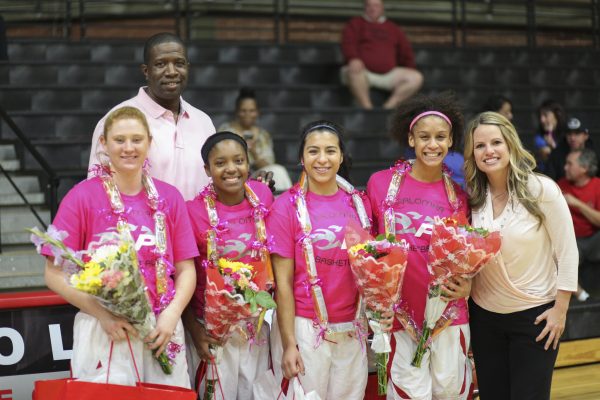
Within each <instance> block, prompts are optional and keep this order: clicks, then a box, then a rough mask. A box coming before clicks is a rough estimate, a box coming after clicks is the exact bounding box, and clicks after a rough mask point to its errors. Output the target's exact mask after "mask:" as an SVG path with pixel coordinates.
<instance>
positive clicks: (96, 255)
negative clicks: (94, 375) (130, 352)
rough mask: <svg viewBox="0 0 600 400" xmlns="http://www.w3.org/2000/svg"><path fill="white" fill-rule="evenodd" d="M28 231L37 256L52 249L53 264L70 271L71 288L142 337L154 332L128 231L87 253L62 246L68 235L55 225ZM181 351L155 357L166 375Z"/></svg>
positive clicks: (173, 348)
mask: <svg viewBox="0 0 600 400" xmlns="http://www.w3.org/2000/svg"><path fill="white" fill-rule="evenodd" d="M28 230H29V232H31V234H32V235H31V241H32V242H33V243H34V244H35V245H36V248H37V251H38V253H40V254H41V251H42V247H43V246H49V248H50V250H51V251H52V254H53V255H54V264H55V265H57V266H61V267H63V269H64V270H65V271H67V273H68V274H69V278H68V283H69V284H70V285H71V286H72V287H74V288H75V289H77V290H80V291H82V292H85V293H88V294H90V295H92V296H94V297H95V298H96V299H97V300H98V301H99V302H100V304H102V306H104V307H105V308H106V309H108V310H109V311H110V312H111V313H113V314H115V315H117V316H120V317H123V318H125V319H127V320H128V321H129V322H130V323H131V324H132V325H133V326H134V327H135V328H136V330H137V331H138V332H139V334H140V337H142V338H144V337H146V336H147V335H148V334H149V333H150V332H151V331H152V330H153V329H154V327H155V326H156V317H155V315H154V312H153V311H152V307H151V305H150V302H149V300H148V297H147V295H146V293H145V291H144V286H145V285H146V284H145V282H144V279H143V278H142V275H141V273H140V271H139V268H138V259H137V254H136V251H135V248H134V243H133V241H132V238H131V235H130V234H129V233H128V232H123V231H118V232H108V233H104V234H102V235H101V236H100V239H99V240H98V241H97V242H93V243H90V245H89V248H88V249H87V251H80V252H74V251H73V250H71V249H69V248H68V247H66V246H65V244H64V243H63V240H64V239H65V238H66V237H67V235H68V234H67V233H66V232H64V231H58V230H57V229H56V228H55V227H54V226H53V225H50V226H49V227H48V231H47V232H42V231H40V230H39V229H38V228H32V229H28ZM180 349H181V345H177V344H175V343H173V342H170V343H169V344H168V345H167V350H166V352H163V353H162V354H161V355H159V356H158V357H156V360H157V361H158V363H159V364H160V366H161V368H162V370H163V372H164V373H165V374H171V373H172V372H173V368H172V365H171V363H172V359H173V358H174V356H175V353H177V352H179V351H180Z"/></svg>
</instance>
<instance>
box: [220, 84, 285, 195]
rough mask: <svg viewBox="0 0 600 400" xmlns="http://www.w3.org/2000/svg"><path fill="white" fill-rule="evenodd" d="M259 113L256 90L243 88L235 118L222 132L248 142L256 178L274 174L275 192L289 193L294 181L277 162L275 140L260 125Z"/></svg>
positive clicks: (251, 163)
mask: <svg viewBox="0 0 600 400" xmlns="http://www.w3.org/2000/svg"><path fill="white" fill-rule="evenodd" d="M259 113H260V112H259V109H258V102H257V101H256V96H255V94H254V91H253V90H250V89H246V88H242V89H241V90H240V93H239V95H238V97H237V99H236V100H235V119H234V120H233V121H230V122H226V123H224V124H222V125H221V126H220V127H219V131H230V132H233V133H236V134H238V135H240V136H242V137H243V138H244V139H246V142H247V143H248V156H249V158H250V170H251V171H252V173H253V175H254V176H256V174H257V173H260V172H261V171H271V172H272V173H273V180H274V181H275V189H276V190H278V191H284V190H288V189H289V188H291V187H292V180H291V179H290V175H289V174H288V172H287V170H286V169H285V167H284V166H283V165H279V164H276V163H275V153H274V152H273V139H272V138H271V135H270V134H269V132H267V131H266V130H265V129H264V128H261V127H260V126H258V125H257V122H258V116H259Z"/></svg>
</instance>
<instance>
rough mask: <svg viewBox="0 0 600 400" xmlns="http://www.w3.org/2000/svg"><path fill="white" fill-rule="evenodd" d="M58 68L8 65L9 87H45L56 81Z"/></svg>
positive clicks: (44, 65) (54, 66)
mask: <svg viewBox="0 0 600 400" xmlns="http://www.w3.org/2000/svg"><path fill="white" fill-rule="evenodd" d="M59 69H60V67H59V66H57V65H53V64H40V65H33V64H16V65H15V64H13V65H10V72H9V75H10V76H9V83H10V84H11V85H47V84H48V83H56V82H57V81H58V71H59Z"/></svg>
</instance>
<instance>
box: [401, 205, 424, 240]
mask: <svg viewBox="0 0 600 400" xmlns="http://www.w3.org/2000/svg"><path fill="white" fill-rule="evenodd" d="M395 215H396V234H403V233H412V234H414V235H415V237H421V236H423V235H431V230H432V229H433V218H432V217H430V216H428V215H421V214H419V213H418V212H416V211H409V212H407V213H406V214H404V213H401V212H395ZM417 226H418V229H417Z"/></svg>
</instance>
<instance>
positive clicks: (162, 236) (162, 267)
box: [96, 168, 175, 315]
mask: <svg viewBox="0 0 600 400" xmlns="http://www.w3.org/2000/svg"><path fill="white" fill-rule="evenodd" d="M96 171H98V172H99V174H98V176H99V177H100V178H101V179H102V185H103V187H104V191H105V192H106V195H107V196H108V201H109V202H110V206H111V208H112V212H113V213H114V214H115V215H116V216H117V229H118V230H119V231H120V232H125V233H127V234H128V235H129V237H130V238H132V240H133V237H132V235H131V230H130V229H129V224H128V223H127V213H128V211H126V210H125V205H124V203H123V199H122V197H121V193H120V192H119V189H118V188H117V185H116V183H115V181H114V179H113V177H112V172H111V171H110V170H109V169H107V168H98V169H97V170H96ZM142 185H143V187H144V189H145V191H146V197H147V199H148V206H149V207H150V209H151V210H152V219H153V220H154V236H155V244H154V247H155V248H154V251H153V253H154V254H155V255H156V259H155V262H154V273H155V278H156V294H157V295H158V298H157V299H153V301H152V303H153V304H152V309H153V311H154V313H155V314H156V315H158V314H160V312H161V311H162V310H164V309H165V308H166V307H167V306H168V305H169V304H170V303H171V301H172V300H173V298H174V297H175V288H174V286H173V285H169V284H168V282H167V278H168V277H169V276H171V275H173V273H174V272H175V268H174V267H173V264H172V263H170V262H169V261H168V260H167V258H166V254H167V229H166V220H165V214H164V212H163V211H162V210H161V208H163V200H162V199H160V197H159V195H158V191H157V190H156V186H155V185H154V181H153V180H152V178H151V177H150V176H148V175H147V174H146V173H144V174H143V175H142ZM140 272H141V273H142V275H143V276H144V278H145V279H144V280H145V281H146V284H148V281H149V280H148V279H146V275H147V274H148V273H149V271H147V270H146V269H145V268H143V269H142V268H140ZM169 286H170V287H169Z"/></svg>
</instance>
